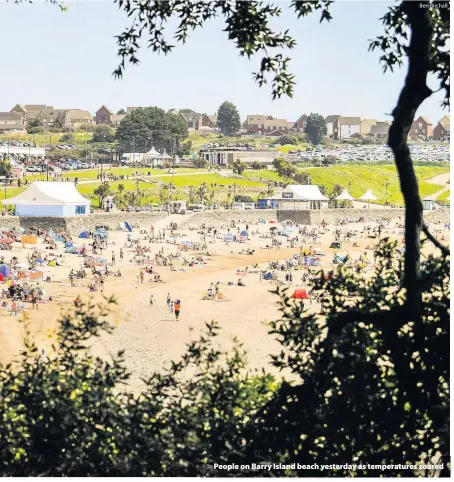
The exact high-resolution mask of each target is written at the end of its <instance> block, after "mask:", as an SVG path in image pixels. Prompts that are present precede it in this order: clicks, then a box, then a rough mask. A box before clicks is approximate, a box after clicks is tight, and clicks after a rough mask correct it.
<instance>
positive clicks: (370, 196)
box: [359, 189, 378, 201]
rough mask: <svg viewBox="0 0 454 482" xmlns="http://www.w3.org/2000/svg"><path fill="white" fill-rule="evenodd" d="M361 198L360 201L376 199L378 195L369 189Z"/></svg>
mask: <svg viewBox="0 0 454 482" xmlns="http://www.w3.org/2000/svg"><path fill="white" fill-rule="evenodd" d="M359 199H360V201H376V200H377V199H378V197H376V196H374V194H373V193H372V191H371V190H370V189H368V190H367V191H366V192H365V193H364V194H363V195H362V196H361V197H360V198H359Z"/></svg>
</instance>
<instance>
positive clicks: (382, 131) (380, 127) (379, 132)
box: [368, 121, 391, 139]
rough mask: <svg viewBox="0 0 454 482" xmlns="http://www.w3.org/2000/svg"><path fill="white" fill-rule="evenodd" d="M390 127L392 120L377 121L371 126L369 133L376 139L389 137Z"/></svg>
mask: <svg viewBox="0 0 454 482" xmlns="http://www.w3.org/2000/svg"><path fill="white" fill-rule="evenodd" d="M390 127H391V122H389V121H383V122H377V123H376V124H375V125H373V126H372V127H371V129H370V132H369V134H368V135H369V136H371V137H373V138H374V139H387V138H388V135H389V128H390Z"/></svg>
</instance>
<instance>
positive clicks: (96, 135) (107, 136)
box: [92, 124, 115, 142]
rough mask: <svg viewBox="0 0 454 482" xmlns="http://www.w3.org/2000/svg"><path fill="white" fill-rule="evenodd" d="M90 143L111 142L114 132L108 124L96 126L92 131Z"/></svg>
mask: <svg viewBox="0 0 454 482" xmlns="http://www.w3.org/2000/svg"><path fill="white" fill-rule="evenodd" d="M92 139H93V140H92V142H113V141H114V140H115V131H114V129H113V128H112V127H111V126H109V125H108V124H98V125H97V126H96V127H95V130H94V131H93V138H92Z"/></svg>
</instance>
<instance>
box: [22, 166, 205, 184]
mask: <svg viewBox="0 0 454 482" xmlns="http://www.w3.org/2000/svg"><path fill="white" fill-rule="evenodd" d="M137 171H139V172H140V173H141V174H142V175H144V176H147V175H148V173H149V172H151V175H153V176H154V175H159V174H168V171H167V170H165V169H143V168H142V169H137V168H133V167H112V168H110V169H109V168H103V172H105V173H109V174H113V175H114V176H131V175H132V173H133V172H134V173H135V172H137ZM100 172H101V169H100V168H99V167H98V169H91V170H89V171H64V172H63V177H64V178H65V179H66V178H68V179H74V178H76V177H78V178H79V179H80V180H88V179H94V180H95V179H96V178H97V176H98V174H100ZM176 172H177V173H184V172H197V169H191V168H178V169H177V170H176ZM49 175H50V176H51V174H50V173H49ZM26 177H27V179H28V180H29V181H32V180H34V179H37V180H39V181H45V180H46V173H42V174H34V173H33V174H28V175H27V176H26Z"/></svg>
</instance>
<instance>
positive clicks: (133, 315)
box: [0, 214, 449, 390]
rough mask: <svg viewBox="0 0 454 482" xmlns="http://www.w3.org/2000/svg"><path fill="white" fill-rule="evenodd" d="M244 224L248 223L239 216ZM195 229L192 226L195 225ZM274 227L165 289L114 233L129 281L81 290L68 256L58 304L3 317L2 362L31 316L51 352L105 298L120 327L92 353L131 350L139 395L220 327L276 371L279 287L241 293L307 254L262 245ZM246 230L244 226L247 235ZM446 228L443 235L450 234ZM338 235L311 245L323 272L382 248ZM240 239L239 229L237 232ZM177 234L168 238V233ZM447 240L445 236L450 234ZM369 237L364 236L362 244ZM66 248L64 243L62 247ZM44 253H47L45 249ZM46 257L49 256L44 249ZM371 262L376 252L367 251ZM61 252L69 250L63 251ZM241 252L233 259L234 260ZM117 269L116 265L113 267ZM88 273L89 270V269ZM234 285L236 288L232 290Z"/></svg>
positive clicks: (211, 247)
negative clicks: (337, 257) (63, 326)
mask: <svg viewBox="0 0 454 482" xmlns="http://www.w3.org/2000/svg"><path fill="white" fill-rule="evenodd" d="M238 218H239V219H240V218H241V214H239V216H238ZM183 219H184V220H185V221H186V222H187V221H188V217H185V218H184V217H182V216H179V215H171V216H169V217H168V218H167V219H164V220H161V221H159V222H157V223H156V224H155V225H154V227H155V232H158V230H160V229H162V228H164V227H166V226H167V225H168V224H169V222H171V221H172V222H173V221H175V222H177V223H180V224H181V223H182V221H183ZM189 224H190V223H189ZM371 225H372V224H371ZM271 226H278V225H273V224H250V226H249V228H250V229H249V232H250V233H251V232H255V231H257V230H258V231H259V234H251V235H250V238H251V239H250V241H247V242H246V243H229V244H226V243H224V242H223V241H222V240H219V239H218V240H216V242H214V243H211V242H210V239H211V238H209V237H208V238H207V249H208V251H209V252H210V254H211V256H206V257H205V259H206V263H207V264H206V265H204V266H203V267H202V266H197V267H193V268H190V267H188V266H184V267H182V266H181V264H182V263H181V261H176V262H175V266H176V267H177V268H183V269H184V270H185V271H171V270H170V269H169V268H168V267H154V270H155V271H157V272H158V273H159V274H160V275H161V277H162V280H163V281H164V282H163V283H151V282H149V279H150V276H149V275H145V279H144V283H143V284H138V282H137V278H138V274H139V270H140V266H138V265H137V264H134V263H132V262H131V261H132V258H133V256H132V250H131V249H124V252H125V258H124V260H123V261H120V256H119V251H120V247H122V246H123V245H124V243H125V241H126V238H127V233H125V232H121V231H114V232H111V233H110V234H109V246H108V249H107V250H104V251H103V256H105V257H107V259H108V261H109V264H110V259H111V252H112V251H114V252H115V255H116V266H115V267H113V268H111V269H115V270H117V269H120V270H121V271H122V273H123V277H122V278H117V277H112V276H108V277H107V278H105V290H104V293H100V292H95V293H89V291H88V288H87V285H88V282H89V281H90V279H91V277H90V276H89V277H88V279H86V280H76V286H75V287H71V286H70V283H69V280H68V274H69V271H70V269H71V268H73V269H78V268H79V267H81V266H82V264H83V258H82V257H81V256H78V255H72V254H65V255H64V258H63V259H64V264H65V266H62V267H53V268H52V267H49V268H47V271H50V272H51V273H52V278H53V281H52V282H51V283H43V282H41V285H42V286H44V287H45V288H46V290H47V292H48V293H49V295H51V296H52V298H53V301H52V302H49V303H44V304H40V305H39V310H32V309H31V305H30V304H28V303H27V304H26V307H27V309H26V312H25V315H20V316H18V317H13V316H12V315H11V314H10V313H9V312H7V311H1V312H0V361H1V362H9V361H14V360H17V356H18V354H19V352H20V350H21V348H22V346H23V333H24V323H23V322H22V320H23V318H24V316H25V318H26V319H27V324H28V326H29V327H30V330H31V332H32V335H33V338H34V339H35V341H36V343H37V344H38V346H39V347H40V348H41V347H44V349H46V350H49V349H50V348H49V347H50V345H51V344H52V342H54V341H55V329H56V327H57V320H58V319H59V317H60V316H61V315H60V313H61V310H68V309H71V308H72V307H73V306H74V304H73V300H74V299H75V298H76V296H77V295H79V294H80V295H81V296H82V298H83V299H88V297H91V298H92V299H93V300H95V301H101V300H102V299H103V296H111V295H113V296H115V298H116V299H117V301H118V305H117V306H116V307H115V309H114V311H113V313H112V316H111V321H112V323H116V324H117V327H116V329H115V330H114V333H113V334H112V335H107V334H106V335H103V336H102V337H101V338H100V339H99V340H97V341H96V342H94V344H93V346H92V350H93V352H94V353H95V354H98V355H101V356H107V355H108V354H109V353H115V352H116V351H118V350H121V349H124V350H125V360H126V366H127V368H128V369H129V370H130V371H131V373H132V377H131V380H130V385H129V388H130V389H131V390H138V389H140V388H141V386H142V382H141V379H142V378H148V377H149V376H151V375H152V374H153V373H154V372H156V371H160V370H162V368H163V367H164V366H165V365H166V364H167V363H168V362H169V361H170V360H177V359H178V358H179V357H180V356H181V355H182V354H183V353H184V352H185V350H186V345H187V343H189V342H190V341H191V340H194V339H196V338H197V337H198V336H199V334H200V332H201V330H203V328H204V327H205V323H206V322H209V321H211V320H216V321H217V322H219V324H220V326H221V328H222V329H221V333H220V335H219V336H218V337H217V339H216V343H217V344H219V346H222V347H226V346H229V344H231V342H232V338H233V337H237V338H238V339H239V340H240V341H241V342H243V343H244V347H245V348H246V350H247V351H248V361H249V363H250V366H251V367H252V368H256V369H262V368H265V369H266V370H270V371H272V372H273V371H275V370H274V368H273V367H272V366H271V360H270V355H271V354H276V353H278V352H279V351H280V345H279V343H278V342H277V341H276V340H275V339H274V338H273V337H272V336H271V335H269V334H268V331H269V326H268V323H269V321H270V320H275V319H278V318H279V316H280V315H279V306H278V304H277V301H278V297H277V296H276V294H273V293H272V292H271V291H272V290H273V289H275V286H276V285H275V283H274V282H269V281H264V280H262V281H261V280H260V276H259V273H258V272H256V273H250V274H248V275H247V276H244V277H243V279H244V282H245V284H246V287H239V286H237V284H236V283H237V281H238V276H237V274H236V271H237V269H240V270H243V269H244V268H245V267H246V266H248V267H249V270H253V271H259V270H260V269H265V267H266V266H267V265H268V262H269V261H277V260H283V259H285V258H290V257H291V256H293V254H296V253H299V247H300V245H301V243H298V244H297V245H296V247H295V248H290V247H286V246H287V242H286V239H285V238H284V237H279V239H280V240H281V241H282V247H281V248H280V249H264V247H265V245H266V244H270V243H271V240H270V239H264V238H261V237H260V235H263V234H265V233H269V228H270V227H271ZM244 227H245V224H244V223H242V224H241V228H242V229H243V228H244ZM363 227H364V225H362V224H355V223H353V224H350V225H348V226H343V227H341V229H347V228H352V229H358V230H359V231H361V230H362V229H363ZM442 228H443V227H442V225H439V226H438V227H437V229H439V230H440V233H441V230H442ZM140 229H147V230H149V229H150V226H149V225H147V226H142V227H140V228H139V229H134V231H133V233H132V236H133V238H135V239H142V238H144V235H143V234H142V235H141V234H140ZM333 230H334V227H333V226H331V227H329V229H327V230H326V231H327V232H326V234H324V235H323V236H322V237H321V240H320V244H314V243H313V242H312V241H309V240H308V241H307V242H306V243H305V244H304V246H305V247H308V246H309V245H312V246H313V247H314V248H321V249H322V250H323V251H324V252H325V253H326V256H325V257H324V258H322V259H323V261H322V267H323V268H325V269H327V268H330V269H331V268H332V264H331V262H332V259H333V253H334V251H336V252H337V253H338V254H347V253H348V254H349V255H350V256H351V257H352V258H353V259H357V258H358V257H359V255H360V254H361V253H363V252H364V251H365V250H366V246H367V245H370V246H374V244H375V243H376V242H377V240H376V239H369V238H367V237H366V235H365V234H362V235H358V238H357V239H354V240H353V241H352V242H345V243H344V247H343V249H339V250H332V249H329V244H330V243H331V242H332V241H333V238H334V236H333ZM178 231H179V232H181V234H182V236H183V237H184V238H185V239H190V240H194V241H200V239H201V235H200V234H198V233H197V231H193V230H189V229H188V228H183V229H180V230H178ZM218 231H219V232H221V233H223V232H225V229H221V228H220V227H218ZM231 231H232V233H234V234H235V233H236V228H232V229H231ZM168 232H169V231H167V233H168ZM401 232H402V230H401V228H400V227H399V226H398V223H396V222H393V223H391V225H390V228H389V230H386V231H384V232H383V233H382V236H391V237H394V238H396V239H402V235H401ZM440 233H439V236H440V235H441V234H442V233H441V234H440ZM361 236H362V237H361ZM444 236H445V239H446V241H445V243H447V242H448V239H449V233H448V232H445V233H444ZM74 241H75V243H76V245H77V246H81V245H82V244H83V242H84V240H83V239H74ZM354 241H357V242H358V245H359V246H358V247H357V248H353V247H352V245H353V242H354ZM141 244H142V245H144V246H149V247H150V248H151V250H152V253H153V255H154V254H155V253H156V252H157V251H158V250H159V249H161V248H162V247H164V250H165V253H166V254H168V253H176V252H178V248H177V246H174V245H170V244H167V243H153V244H149V243H148V241H143V240H142V241H141ZM60 246H61V243H60ZM35 247H36V246H29V247H25V248H24V247H22V246H21V245H20V244H18V243H17V244H15V246H14V250H13V251H5V252H4V253H5V254H6V259H9V258H11V257H12V256H13V255H16V256H18V257H19V258H20V259H21V260H22V259H25V257H26V254H27V253H28V252H30V251H32V250H33V249H34V248H35ZM38 248H43V246H42V245H38ZM242 249H255V250H256V252H255V254H254V255H253V256H250V255H241V254H238V252H239V251H241V250H242ZM43 251H45V250H43ZM367 251H368V255H369V258H370V259H371V257H372V251H371V250H367ZM60 252H63V249H62V248H60ZM232 252H233V253H232ZM186 256H187V257H188V258H191V257H192V256H195V254H192V253H191V252H188V253H187V254H186ZM255 263H258V264H259V265H260V268H259V269H253V268H252V265H253V264H255ZM109 268H110V266H109ZM87 271H88V270H87ZM301 274H302V272H301V271H294V272H293V283H292V285H291V286H289V287H288V289H289V290H292V291H293V289H294V288H296V287H302V286H303V285H302V282H301ZM284 276H285V273H279V278H280V280H281V281H284ZM216 282H220V291H221V292H222V293H223V294H224V297H225V299H224V300H223V301H211V300H202V299H201V294H202V292H203V291H207V289H208V287H209V286H210V283H216ZM228 282H233V283H234V284H233V285H232V286H230V285H229V284H228ZM167 293H170V295H171V298H172V300H176V299H180V300H181V315H180V319H179V320H178V321H176V320H175V316H174V315H173V314H171V313H170V311H169V309H168V307H167V304H166V298H167ZM150 294H153V295H154V305H153V306H149V298H150ZM310 309H311V310H314V311H317V310H318V309H319V306H318V305H317V304H316V303H315V302H314V303H312V305H311V306H310Z"/></svg>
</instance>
